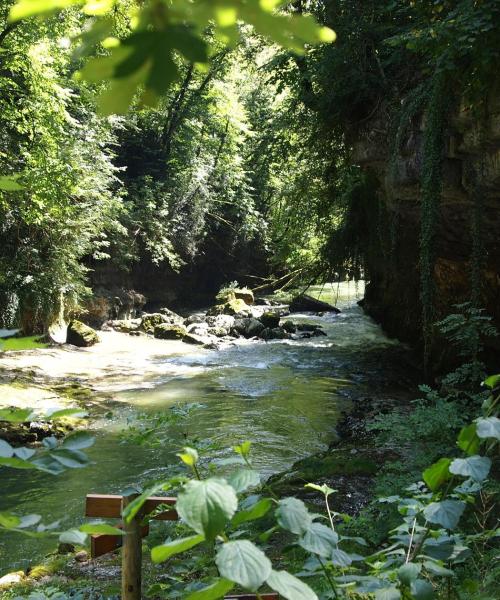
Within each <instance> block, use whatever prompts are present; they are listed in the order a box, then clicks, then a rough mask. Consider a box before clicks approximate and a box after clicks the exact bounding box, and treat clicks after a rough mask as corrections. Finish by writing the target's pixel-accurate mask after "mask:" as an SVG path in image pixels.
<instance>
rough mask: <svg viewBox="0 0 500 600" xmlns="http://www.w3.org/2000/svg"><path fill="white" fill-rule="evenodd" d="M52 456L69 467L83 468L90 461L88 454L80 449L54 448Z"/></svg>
mask: <svg viewBox="0 0 500 600" xmlns="http://www.w3.org/2000/svg"><path fill="white" fill-rule="evenodd" d="M51 456H52V458H54V459H55V460H57V461H58V462H60V463H61V464H62V465H64V466H65V467H68V468H69V469H81V468H82V467H85V465H87V464H88V463H89V458H88V456H87V455H86V454H84V453H83V452H80V450H68V449H66V448H56V450H52V452H51Z"/></svg>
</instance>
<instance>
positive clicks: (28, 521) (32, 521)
mask: <svg viewBox="0 0 500 600" xmlns="http://www.w3.org/2000/svg"><path fill="white" fill-rule="evenodd" d="M41 519H42V517H41V515H23V516H22V517H21V522H20V523H19V525H18V527H19V528H20V529H24V528H26V527H33V525H36V524H37V523H39V522H40V521H41Z"/></svg>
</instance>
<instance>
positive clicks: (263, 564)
mask: <svg viewBox="0 0 500 600" xmlns="http://www.w3.org/2000/svg"><path fill="white" fill-rule="evenodd" d="M215 562H216V564H217V568H218V569H219V573H220V574H221V575H222V577H225V578H226V579H229V580H231V581H234V582H235V583H237V584H239V585H241V586H242V587H244V588H245V589H247V590H251V591H252V592H255V591H256V590H257V589H258V588H259V587H260V586H261V585H262V584H263V583H264V582H265V581H266V580H267V578H268V577H269V575H270V574H271V561H270V560H269V559H268V558H267V556H266V555H265V554H264V552H262V550H259V548H257V546H256V545H255V544H253V543H252V542H249V541H248V540H241V541H236V542H227V543H226V544H223V545H222V546H221V547H220V548H219V550H218V552H217V556H216V558H215Z"/></svg>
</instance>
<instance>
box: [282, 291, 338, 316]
mask: <svg viewBox="0 0 500 600" xmlns="http://www.w3.org/2000/svg"><path fill="white" fill-rule="evenodd" d="M290 312H334V313H339V312H340V310H339V309H338V308H337V307H336V306H333V305H332V304H328V302H323V300H317V299H316V298H313V297H312V296H309V295H308V294H301V295H300V296H297V297H295V298H294V299H293V300H292V302H291V303H290Z"/></svg>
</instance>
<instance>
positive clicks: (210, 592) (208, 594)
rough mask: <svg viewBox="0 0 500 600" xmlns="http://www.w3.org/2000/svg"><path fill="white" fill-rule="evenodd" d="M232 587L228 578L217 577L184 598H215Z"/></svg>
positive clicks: (193, 599) (197, 599)
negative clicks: (212, 581) (213, 581)
mask: <svg viewBox="0 0 500 600" xmlns="http://www.w3.org/2000/svg"><path fill="white" fill-rule="evenodd" d="M233 588H234V583H233V582H232V581H229V580H228V579H219V580H218V581H216V582H215V583H213V584H212V585H209V586H208V587H206V588H203V589H202V590H197V591H196V592H193V593H191V594H189V596H187V598H186V600H217V598H222V597H223V596H224V595H225V594H226V593H227V592H229V591H230V590H232V589H233Z"/></svg>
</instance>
